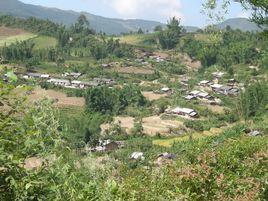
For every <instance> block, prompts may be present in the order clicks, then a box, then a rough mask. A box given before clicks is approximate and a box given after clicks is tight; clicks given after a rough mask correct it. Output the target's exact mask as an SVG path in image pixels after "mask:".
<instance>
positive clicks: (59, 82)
mask: <svg viewBox="0 0 268 201" xmlns="http://www.w3.org/2000/svg"><path fill="white" fill-rule="evenodd" d="M47 82H48V83H51V84H54V85H58V86H64V87H66V86H70V85H71V82H70V81H69V80H63V79H54V78H52V79H50V80H48V81H47Z"/></svg>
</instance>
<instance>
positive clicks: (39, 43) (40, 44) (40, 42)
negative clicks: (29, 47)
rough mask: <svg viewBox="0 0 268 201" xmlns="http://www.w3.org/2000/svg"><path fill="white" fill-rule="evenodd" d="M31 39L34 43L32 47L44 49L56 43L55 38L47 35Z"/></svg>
mask: <svg viewBox="0 0 268 201" xmlns="http://www.w3.org/2000/svg"><path fill="white" fill-rule="evenodd" d="M31 41H33V42H34V43H35V47H34V49H46V48H50V47H55V46H56V45H57V39H56V38H53V37H49V36H38V37H36V38H33V39H31Z"/></svg>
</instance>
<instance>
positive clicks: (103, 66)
mask: <svg viewBox="0 0 268 201" xmlns="http://www.w3.org/2000/svg"><path fill="white" fill-rule="evenodd" d="M101 67H102V68H110V67H112V66H111V65H110V64H101Z"/></svg>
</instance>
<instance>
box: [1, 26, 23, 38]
mask: <svg viewBox="0 0 268 201" xmlns="http://www.w3.org/2000/svg"><path fill="white" fill-rule="evenodd" d="M25 33H27V32H26V31H24V30H23V29H14V28H8V27H3V26H1V27H0V37H10V36H17V35H21V34H25Z"/></svg>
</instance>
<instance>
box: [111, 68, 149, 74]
mask: <svg viewBox="0 0 268 201" xmlns="http://www.w3.org/2000/svg"><path fill="white" fill-rule="evenodd" d="M111 71H114V72H118V73H124V74H141V75H151V74H153V73H154V71H153V69H148V68H141V67H116V68H113V69H112V70H111Z"/></svg>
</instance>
